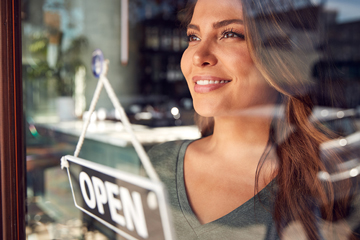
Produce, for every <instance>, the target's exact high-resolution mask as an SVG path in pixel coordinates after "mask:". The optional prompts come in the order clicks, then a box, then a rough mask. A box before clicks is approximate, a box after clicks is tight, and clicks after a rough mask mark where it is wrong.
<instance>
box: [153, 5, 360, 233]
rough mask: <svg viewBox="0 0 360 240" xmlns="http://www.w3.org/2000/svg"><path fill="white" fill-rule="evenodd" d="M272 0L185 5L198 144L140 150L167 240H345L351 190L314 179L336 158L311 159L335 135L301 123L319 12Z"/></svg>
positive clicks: (306, 113) (309, 103) (308, 109)
mask: <svg viewBox="0 0 360 240" xmlns="http://www.w3.org/2000/svg"><path fill="white" fill-rule="evenodd" d="M282 2H284V1H282ZM285 2H290V3H293V2H294V1H290V0H287V1H285ZM279 4H280V3H279V1H258V0H242V1H240V0H224V1H217V0H198V1H196V2H195V3H192V4H190V5H189V7H188V9H187V13H188V18H187V20H185V25H186V27H187V35H188V42H189V44H188V48H187V49H186V50H185V52H184V54H183V57H182V60H181V69H182V72H183V74H184V76H185V78H186V81H187V84H188V87H189V90H190V93H191V96H192V98H193V104H194V108H195V110H196V112H197V114H198V115H199V117H198V125H199V128H200V131H201V133H202V136H203V137H202V138H200V139H198V140H196V141H181V142H170V143H166V144H163V145H160V146H157V147H155V148H153V149H152V150H151V151H150V152H149V155H150V157H151V158H152V159H153V162H154V165H155V167H156V168H157V170H158V173H159V175H160V177H161V178H162V180H163V181H164V183H165V184H166V185H167V187H168V191H169V195H170V196H169V197H170V202H171V204H172V207H173V209H174V211H173V218H174V223H175V229H176V232H177V237H178V239H187V240H188V239H221V238H223V239H324V238H325V239H327V238H328V237H329V236H336V238H340V239H351V238H354V239H355V235H354V234H352V230H351V228H350V227H349V226H347V224H346V221H345V220H346V217H349V216H350V215H351V214H350V212H349V209H350V207H354V205H351V204H354V202H356V201H351V200H353V199H354V198H355V197H353V196H355V195H350V192H352V189H353V185H352V183H351V182H350V181H347V180H344V181H342V182H337V183H336V184H333V183H331V182H330V181H322V180H321V179H319V178H318V173H319V172H320V171H323V172H334V171H336V170H337V166H338V164H339V163H341V162H342V161H343V159H341V158H340V157H339V156H337V155H336V154H330V155H331V159H321V157H320V156H323V155H324V152H321V149H322V148H321V145H322V144H323V143H326V142H327V141H329V140H330V139H331V138H333V137H335V135H334V134H332V133H331V132H330V131H329V130H327V129H325V128H324V127H323V126H322V125H320V124H319V123H318V122H317V121H315V120H314V117H313V116H312V107H313V104H314V98H313V95H312V90H313V88H314V86H315V83H314V81H313V79H312V76H311V68H312V65H313V63H314V62H315V61H316V60H317V59H318V58H319V53H318V52H317V51H316V49H315V47H314V46H315V44H316V41H318V40H314V32H316V31H319V27H318V26H317V22H318V19H317V17H318V16H319V7H318V6H315V5H312V4H311V2H310V1H308V4H310V5H308V6H306V7H304V6H303V5H302V6H301V8H300V9H298V8H297V7H296V6H297V5H296V4H285V6H287V8H286V9H281V6H277V5H279ZM271 6H272V7H271ZM304 9H305V10H304ZM291 34H293V35H294V36H296V38H295V37H293V38H291ZM319 129H320V130H319ZM340 190H341V191H340ZM353 209H357V208H356V207H355V208H353ZM353 214H354V213H353ZM335 220H336V221H337V223H339V220H341V221H340V222H341V223H343V227H342V231H335V230H334V229H335V228H331V227H333V226H334V224H332V222H333V221H335ZM330 230H331V231H330ZM333 230H334V231H333ZM289 233H290V235H289Z"/></svg>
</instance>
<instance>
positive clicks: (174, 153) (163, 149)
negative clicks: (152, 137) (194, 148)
mask: <svg viewBox="0 0 360 240" xmlns="http://www.w3.org/2000/svg"><path fill="white" fill-rule="evenodd" d="M188 142H191V141H190V140H178V141H171V142H165V143H161V144H158V145H155V146H153V147H152V148H151V149H150V150H149V151H148V155H149V158H150V160H151V162H152V164H153V165H154V167H155V168H157V167H158V165H161V166H164V164H165V165H167V164H175V162H176V161H177V158H178V156H179V153H180V150H181V147H182V146H183V145H184V144H186V143H188Z"/></svg>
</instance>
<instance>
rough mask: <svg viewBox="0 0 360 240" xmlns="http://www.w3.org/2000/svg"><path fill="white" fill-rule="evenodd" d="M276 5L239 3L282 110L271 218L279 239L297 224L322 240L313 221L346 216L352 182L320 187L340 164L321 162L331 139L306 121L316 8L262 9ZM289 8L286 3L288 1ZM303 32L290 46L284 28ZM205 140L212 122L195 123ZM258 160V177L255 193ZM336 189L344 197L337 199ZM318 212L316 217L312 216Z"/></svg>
mask: <svg viewBox="0 0 360 240" xmlns="http://www.w3.org/2000/svg"><path fill="white" fill-rule="evenodd" d="M269 2H272V3H273V5H272V6H276V5H278V3H276V2H273V1H271V0H270V1H260V0H242V5H243V11H244V25H245V31H246V32H245V39H246V41H247V44H248V48H249V51H250V53H251V56H252V59H253V61H254V63H255V64H256V66H257V68H258V69H259V71H260V72H261V73H262V75H263V76H264V77H265V79H266V80H267V81H268V82H269V84H270V85H272V86H273V87H274V88H275V89H276V90H277V91H278V92H279V93H280V95H281V96H280V101H281V103H282V104H283V105H284V106H285V113H284V117H283V118H279V119H275V118H274V119H273V123H272V128H271V129H272V130H271V132H273V133H274V134H271V136H270V138H271V139H272V141H273V142H274V144H275V146H276V152H277V155H278V169H277V177H276V183H277V189H276V199H275V203H274V210H273V216H274V220H275V222H276V225H277V230H278V233H279V235H280V237H281V236H282V232H283V230H284V228H285V227H286V226H287V225H288V224H289V223H290V222H291V221H294V220H296V221H300V222H301V223H302V226H303V227H304V229H305V232H306V234H307V237H308V239H320V236H319V231H318V229H317V226H318V224H317V221H318V218H319V217H320V215H321V218H323V219H324V220H326V221H329V222H331V221H333V220H337V219H339V218H342V217H344V216H345V214H346V211H347V209H348V205H349V194H350V193H349V191H350V187H351V185H350V182H349V181H343V182H341V183H339V184H337V185H336V186H335V184H332V183H331V182H330V181H321V180H320V179H319V178H318V173H319V171H325V172H332V171H335V170H336V166H337V164H338V163H339V162H341V159H340V157H338V156H336V154H330V155H331V157H332V158H331V160H329V161H327V162H326V163H325V162H324V161H322V160H321V158H320V145H321V144H322V143H324V142H326V141H329V140H330V139H331V138H333V137H334V136H335V135H334V134H332V133H331V132H330V131H329V130H326V129H325V128H324V127H323V126H322V125H321V124H319V123H317V122H316V121H310V120H309V118H310V117H311V114H312V107H313V102H314V99H313V98H312V97H313V96H312V92H311V90H312V88H313V85H314V81H313V80H312V79H311V78H309V76H311V74H310V71H311V69H310V68H309V67H310V62H311V61H313V60H314V59H315V58H316V55H312V56H311V55H310V56H309V49H314V46H313V43H312V41H311V36H310V34H309V30H314V28H316V26H314V24H316V23H317V22H318V21H317V19H316V15H317V13H318V11H319V10H320V9H319V8H318V7H313V8H309V9H307V11H302V12H301V13H300V12H299V11H297V10H296V9H294V8H293V7H292V6H291V5H289V6H287V7H288V9H287V10H286V13H284V12H283V11H272V10H271V9H270V8H269V6H271V5H266V3H267V4H269ZM289 2H290V1H289ZM194 7H195V3H194V1H192V3H191V4H189V5H188V7H187V10H186V11H187V18H185V20H184V23H185V25H187V24H189V23H190V21H191V17H192V14H193V11H194ZM289 26H291V27H296V29H297V31H301V34H303V36H302V41H301V43H297V44H292V43H291V39H290V38H289V34H288V32H286V30H285V28H286V27H289ZM195 120H196V122H197V124H198V126H199V128H200V131H201V133H202V135H203V136H207V135H210V134H212V131H213V128H214V120H213V119H212V118H204V117H201V116H197V117H196V119H195ZM265 160H266V159H264V158H263V159H261V161H260V163H259V167H258V169H257V173H256V184H255V186H256V187H255V188H256V189H255V190H256V191H257V186H258V180H259V174H260V170H261V166H262V164H263V163H264V161H265ZM336 189H341V190H342V191H343V192H344V189H346V190H345V192H344V194H343V196H342V197H341V198H340V199H335V194H334V192H336ZM316 212H319V214H316Z"/></svg>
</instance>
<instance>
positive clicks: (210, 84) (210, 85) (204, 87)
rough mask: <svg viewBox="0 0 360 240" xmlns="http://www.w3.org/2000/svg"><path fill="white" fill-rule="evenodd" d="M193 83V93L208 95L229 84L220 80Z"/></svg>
mask: <svg viewBox="0 0 360 240" xmlns="http://www.w3.org/2000/svg"><path fill="white" fill-rule="evenodd" d="M194 82H195V85H194V91H195V92H196V93H208V92H212V91H214V90H217V89H219V88H222V87H224V86H226V85H227V84H228V83H229V82H231V80H220V79H216V80H215V79H214V80H208V79H206V80H204V79H201V80H200V79H199V80H194Z"/></svg>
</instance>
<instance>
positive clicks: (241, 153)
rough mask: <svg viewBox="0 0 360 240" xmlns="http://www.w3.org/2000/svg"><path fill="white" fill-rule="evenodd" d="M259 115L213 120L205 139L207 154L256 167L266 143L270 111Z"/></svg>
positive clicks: (221, 117) (249, 113)
mask: <svg viewBox="0 0 360 240" xmlns="http://www.w3.org/2000/svg"><path fill="white" fill-rule="evenodd" d="M258 113H259V112H258ZM260 113H261V114H254V112H253V111H252V112H250V111H246V112H243V113H241V114H239V116H236V117H234V116H231V117H224V116H219V117H215V118H214V120H215V126H214V132H213V135H211V136H210V137H208V139H207V147H208V149H209V151H210V152H212V153H214V154H216V155H218V156H219V155H221V156H222V157H223V158H222V159H229V160H235V161H237V162H239V161H240V162H242V163H244V164H245V165H251V166H253V167H254V166H255V165H256V166H257V164H258V161H259V160H260V156H261V154H262V153H263V152H264V150H265V148H266V145H267V142H268V140H269V132H270V125H271V121H272V113H273V107H269V108H268V110H267V112H266V111H260ZM252 156H253V157H252ZM249 158H251V159H252V161H249V160H250V159H249Z"/></svg>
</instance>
